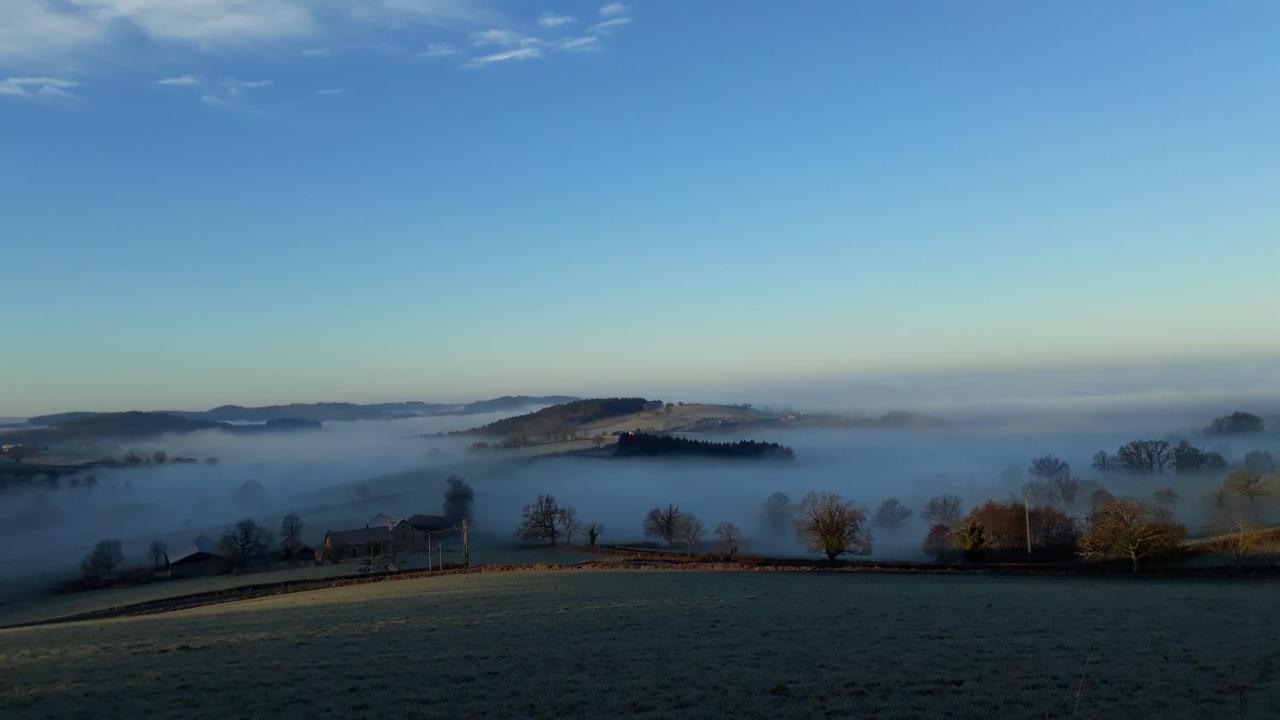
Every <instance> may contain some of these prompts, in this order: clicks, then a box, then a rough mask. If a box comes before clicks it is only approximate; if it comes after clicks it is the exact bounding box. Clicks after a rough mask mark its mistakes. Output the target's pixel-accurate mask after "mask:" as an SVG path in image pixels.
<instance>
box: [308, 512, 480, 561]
mask: <svg viewBox="0 0 1280 720" xmlns="http://www.w3.org/2000/svg"><path fill="white" fill-rule="evenodd" d="M453 527H454V526H453V524H452V523H450V522H449V521H448V520H447V519H446V518H444V517H442V516H440V515H422V514H418V515H412V516H410V517H409V518H408V519H404V518H400V517H397V516H395V515H391V514H389V513H378V514H377V515H375V516H374V518H373V519H372V520H370V521H369V524H368V525H366V526H364V527H362V528H357V529H355V530H330V531H329V532H328V533H326V534H325V536H324V549H325V554H326V556H328V557H337V558H339V559H342V560H346V559H350V558H358V557H371V556H376V555H385V554H388V553H390V552H404V551H406V550H411V551H412V550H426V549H427V546H428V536H430V535H435V534H439V533H442V532H447V531H449V530H452V529H453ZM430 542H431V543H436V542H438V540H431V541H430Z"/></svg>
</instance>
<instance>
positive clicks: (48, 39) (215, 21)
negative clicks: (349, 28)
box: [0, 0, 493, 61]
mask: <svg viewBox="0 0 1280 720" xmlns="http://www.w3.org/2000/svg"><path fill="white" fill-rule="evenodd" d="M481 3H482V0H0V58H9V59H25V60H30V61H36V60H48V59H51V58H56V57H57V56H60V55H64V54H67V53H72V52H75V51H78V50H82V49H85V48H86V47H87V46H90V45H93V44H96V43H106V42H108V41H109V40H111V39H113V38H116V37H120V36H122V35H126V34H130V33H138V34H142V35H144V36H146V37H148V38H150V39H152V40H155V41H163V42H180V43H181V42H185V43H190V44H192V45H195V46H197V47H199V48H200V49H208V48H211V47H213V46H217V45H233V46H234V45H244V44H246V43H251V42H255V41H259V42H260V41H269V40H278V39H286V38H291V37H308V36H316V35H321V34H323V33H324V32H326V31H329V30H337V28H338V26H339V25H341V23H342V22H343V21H344V20H354V21H357V22H362V23H366V24H371V25H374V26H381V27H387V28H392V27H401V26H403V25H405V24H406V23H423V24H442V23H447V22H452V21H467V22H480V21H483V20H488V19H491V18H492V17H493V14H492V13H490V12H489V11H487V10H485V9H484V7H483V5H482V4H481Z"/></svg>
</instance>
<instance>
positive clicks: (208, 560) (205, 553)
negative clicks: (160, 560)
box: [165, 537, 226, 578]
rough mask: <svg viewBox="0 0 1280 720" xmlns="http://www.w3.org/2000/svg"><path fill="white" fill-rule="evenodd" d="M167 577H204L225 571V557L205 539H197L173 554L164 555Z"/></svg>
mask: <svg viewBox="0 0 1280 720" xmlns="http://www.w3.org/2000/svg"><path fill="white" fill-rule="evenodd" d="M165 559H166V560H167V562H168V564H169V577H174V578H186V577H205V576H208V575H220V574H222V573H223V572H225V571H226V557H225V556H224V555H223V554H222V553H221V552H219V550H218V547H217V546H216V545H214V544H213V542H212V541H210V540H208V539H207V538H203V537H198V538H196V539H194V540H192V541H191V542H190V543H188V544H187V545H185V546H183V547H182V548H180V549H179V550H178V551H177V552H175V553H173V554H169V555H166V558H165Z"/></svg>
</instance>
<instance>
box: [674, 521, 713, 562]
mask: <svg viewBox="0 0 1280 720" xmlns="http://www.w3.org/2000/svg"><path fill="white" fill-rule="evenodd" d="M706 532H707V529H706V527H704V526H703V524H702V521H701V520H699V519H698V518H697V516H695V515H694V514H693V513H680V517H679V518H678V519H677V520H676V538H678V539H679V540H680V542H682V543H684V545H685V548H686V549H687V550H688V551H689V554H690V555H692V554H693V546H694V545H697V544H698V543H700V542H702V538H703V536H705V535H706Z"/></svg>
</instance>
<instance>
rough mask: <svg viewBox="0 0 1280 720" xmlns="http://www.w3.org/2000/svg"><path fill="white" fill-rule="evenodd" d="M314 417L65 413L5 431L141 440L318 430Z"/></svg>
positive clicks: (40, 440) (41, 438)
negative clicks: (231, 419)
mask: <svg viewBox="0 0 1280 720" xmlns="http://www.w3.org/2000/svg"><path fill="white" fill-rule="evenodd" d="M320 428H321V425H320V423H319V422H317V421H315V420H304V419H300V418H273V419H271V420H269V421H267V422H265V423H262V424H260V425H231V424H228V423H221V422H215V421H212V420H193V419H191V418H185V417H182V416H179V415H174V414H172V413H163V412H139V411H136V410H134V411H130V412H121V413H90V414H77V413H63V414H62V417H61V418H58V417H55V421H54V422H50V423H49V424H48V426H47V427H33V428H30V429H26V430H18V431H16V432H12V433H9V434H6V435H5V436H4V438H5V439H6V440H12V441H15V442H20V443H31V444H45V443H66V442H92V441H95V440H108V439H110V440H138V439H142V438H148V437H155V436H157V435H165V434H168V433H191V432H197V431H200V430H223V431H225V432H231V433H239V434H257V433H276V432H296V431H300V430H319V429H320Z"/></svg>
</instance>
